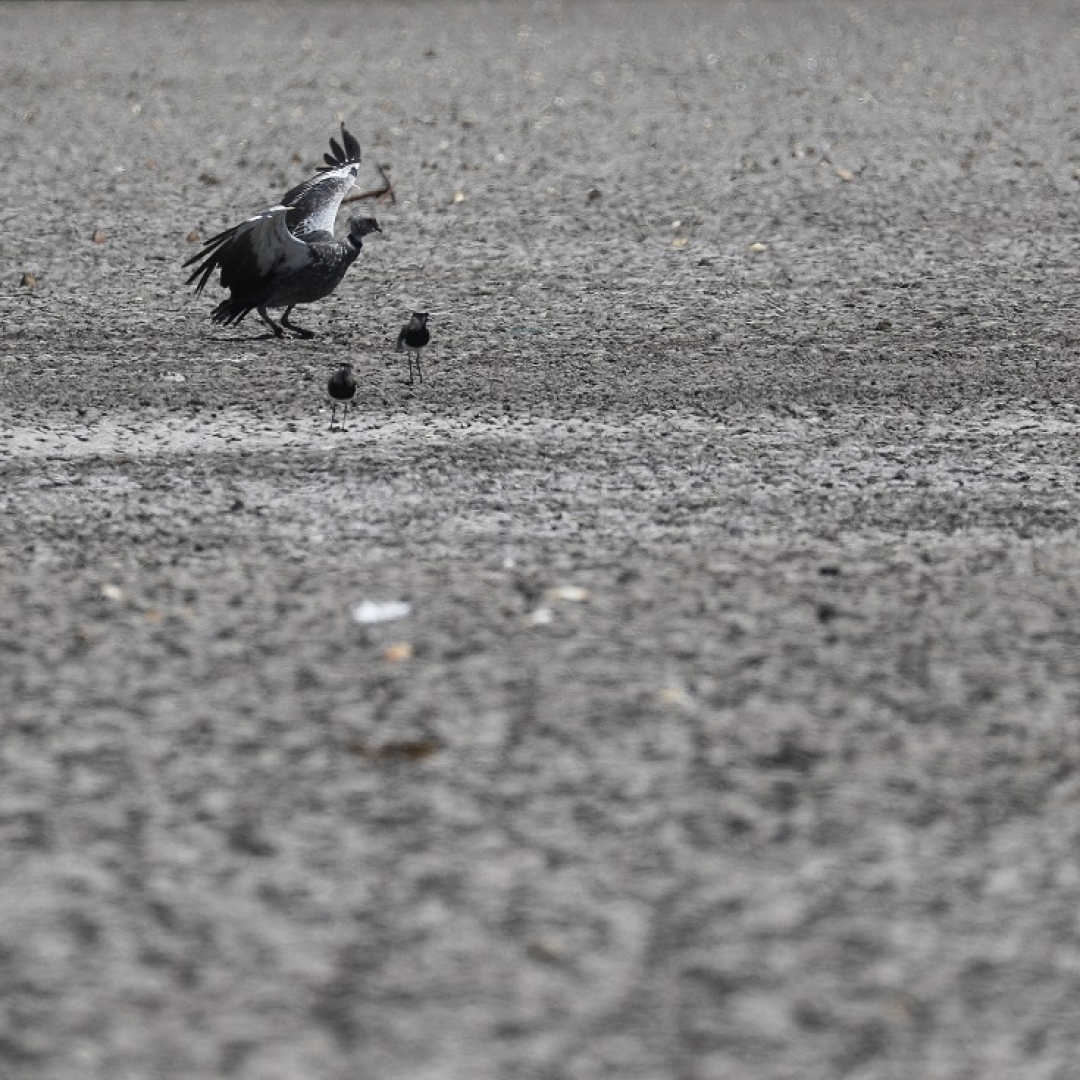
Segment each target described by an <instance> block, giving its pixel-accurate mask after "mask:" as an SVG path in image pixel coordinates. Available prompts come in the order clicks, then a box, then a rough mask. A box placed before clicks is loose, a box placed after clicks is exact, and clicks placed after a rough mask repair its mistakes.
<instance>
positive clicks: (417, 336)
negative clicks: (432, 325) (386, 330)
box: [397, 311, 431, 386]
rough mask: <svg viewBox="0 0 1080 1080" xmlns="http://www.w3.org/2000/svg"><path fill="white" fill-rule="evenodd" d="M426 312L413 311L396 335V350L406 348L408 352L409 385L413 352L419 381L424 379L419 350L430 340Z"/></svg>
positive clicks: (411, 376)
mask: <svg viewBox="0 0 1080 1080" xmlns="http://www.w3.org/2000/svg"><path fill="white" fill-rule="evenodd" d="M427 321H428V313H427V312H426V311H414V312H413V313H412V315H411V316H410V318H409V321H408V322H407V323H406V324H405V325H404V326H403V327H402V328H401V333H400V334H398V336H397V351H398V352H401V350H402V349H407V350H408V353H409V385H410V386H412V384H413V354H415V355H416V374H417V375H419V376H420V381H421V382H423V381H424V373H423V371H421V369H420V350H421V349H422V348H423V347H424V346H425V345H426V344H427V343H428V342H429V341H430V340H431V332H430V331H429V330H428V328H427Z"/></svg>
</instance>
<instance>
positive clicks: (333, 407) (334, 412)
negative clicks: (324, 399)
mask: <svg viewBox="0 0 1080 1080" xmlns="http://www.w3.org/2000/svg"><path fill="white" fill-rule="evenodd" d="M336 417H337V402H336V401H331V402H330V430H331V431H333V430H334V420H335V418H336Z"/></svg>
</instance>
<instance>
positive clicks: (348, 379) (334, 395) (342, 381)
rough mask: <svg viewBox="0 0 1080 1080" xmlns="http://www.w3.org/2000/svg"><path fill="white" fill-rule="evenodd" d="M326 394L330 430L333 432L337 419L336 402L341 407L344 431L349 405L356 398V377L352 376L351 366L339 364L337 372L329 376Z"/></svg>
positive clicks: (342, 428)
mask: <svg viewBox="0 0 1080 1080" xmlns="http://www.w3.org/2000/svg"><path fill="white" fill-rule="evenodd" d="M326 392H327V393H328V394H329V395H330V405H331V407H332V411H331V413H330V430H331V431H333V430H334V420H335V419H336V417H337V407H338V402H339V401H340V402H341V403H342V405H341V430H342V431H344V430H345V420H346V419H347V417H348V415H349V404H350V403H351V402H352V399H353V398H354V397H355V396H356V376H354V375H353V369H352V364H341V365H340V366H339V367H338V369H337V371H335V372H334V374H333V375H331V376H330V381H329V382H328V383H327V384H326Z"/></svg>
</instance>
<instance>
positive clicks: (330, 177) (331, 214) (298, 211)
mask: <svg viewBox="0 0 1080 1080" xmlns="http://www.w3.org/2000/svg"><path fill="white" fill-rule="evenodd" d="M359 168H360V166H359V164H357V163H355V162H350V163H348V164H345V165H341V166H339V167H338V168H336V169H329V170H327V171H326V172H324V173H321V174H320V175H319V176H313V177H312V178H311V179H310V180H305V181H304V183H302V184H299V185H297V186H296V187H294V188H293V189H292V190H291V191H287V192H286V193H285V194H284V195H283V196H282V197H281V201H282V203H283V204H284V205H286V206H290V207H292V208H293V217H292V220H293V231H294V232H295V233H296V234H297V235H298V236H306V235H308V234H310V233H313V232H328V233H333V231H334V221H335V220H336V218H337V213H338V209H339V208H340V206H341V200H342V199H344V198H345V196H346V195H347V194H348V193H349V191H350V190H351V189H352V187H353V185H354V184H355V183H356V174H357V172H358V170H359Z"/></svg>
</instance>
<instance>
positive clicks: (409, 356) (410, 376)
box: [405, 349, 413, 386]
mask: <svg viewBox="0 0 1080 1080" xmlns="http://www.w3.org/2000/svg"><path fill="white" fill-rule="evenodd" d="M405 355H406V356H407V357H408V358H409V385H410V386H412V384H413V378H412V349H407V350H406V352H405Z"/></svg>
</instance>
